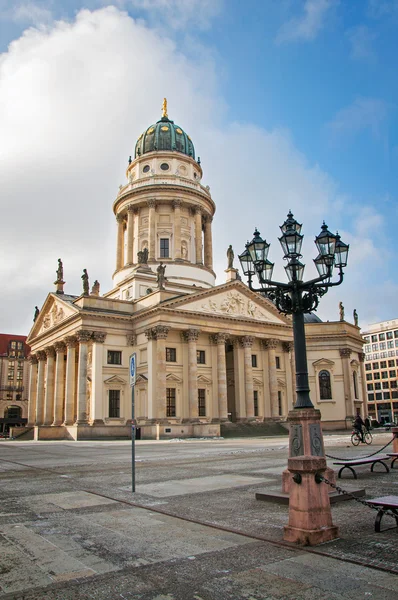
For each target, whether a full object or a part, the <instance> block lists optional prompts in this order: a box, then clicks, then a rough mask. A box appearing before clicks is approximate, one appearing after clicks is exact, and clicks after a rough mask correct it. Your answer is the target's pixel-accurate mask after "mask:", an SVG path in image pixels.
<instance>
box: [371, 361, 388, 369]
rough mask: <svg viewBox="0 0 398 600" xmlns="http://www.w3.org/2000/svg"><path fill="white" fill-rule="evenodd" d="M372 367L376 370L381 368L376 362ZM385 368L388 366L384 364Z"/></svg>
mask: <svg viewBox="0 0 398 600" xmlns="http://www.w3.org/2000/svg"><path fill="white" fill-rule="evenodd" d="M372 366H373V368H374V369H378V368H379V363H378V362H375V363H373V365H372ZM384 366H386V365H385V364H384Z"/></svg>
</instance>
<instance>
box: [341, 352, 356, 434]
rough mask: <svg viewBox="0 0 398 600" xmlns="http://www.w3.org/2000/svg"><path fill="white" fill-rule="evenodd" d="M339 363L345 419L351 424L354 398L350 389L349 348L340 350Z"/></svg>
mask: <svg viewBox="0 0 398 600" xmlns="http://www.w3.org/2000/svg"><path fill="white" fill-rule="evenodd" d="M339 351H340V356H341V362H342V364H343V381H344V399H345V419H346V422H347V423H348V422H349V423H351V421H352V420H353V419H354V417H355V414H354V412H355V411H354V398H353V395H352V389H351V369H350V356H351V349H350V348H340V350H339Z"/></svg>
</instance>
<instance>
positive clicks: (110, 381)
mask: <svg viewBox="0 0 398 600" xmlns="http://www.w3.org/2000/svg"><path fill="white" fill-rule="evenodd" d="M104 383H105V384H106V385H110V384H115V383H116V384H119V385H126V381H125V380H124V379H122V378H121V377H119V375H112V377H109V378H108V379H105V381H104Z"/></svg>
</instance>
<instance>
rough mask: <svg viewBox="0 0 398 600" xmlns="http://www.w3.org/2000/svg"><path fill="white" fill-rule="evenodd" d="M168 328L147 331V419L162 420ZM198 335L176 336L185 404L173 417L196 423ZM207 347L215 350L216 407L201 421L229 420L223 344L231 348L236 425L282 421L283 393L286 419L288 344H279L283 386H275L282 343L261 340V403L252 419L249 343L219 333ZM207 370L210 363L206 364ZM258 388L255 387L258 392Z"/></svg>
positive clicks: (290, 399) (288, 403) (288, 405)
mask: <svg viewBox="0 0 398 600" xmlns="http://www.w3.org/2000/svg"><path fill="white" fill-rule="evenodd" d="M169 329H170V328H169V327H167V326H163V325H158V326H155V327H152V328H150V329H147V330H146V331H145V334H146V336H147V339H148V352H147V356H148V375H149V377H148V390H147V398H148V413H147V416H148V419H150V420H153V419H155V420H157V419H166V388H167V379H166V375H167V364H166V340H167V337H168V333H169ZM199 334H200V331H199V330H198V329H194V328H190V329H187V330H186V331H182V332H181V339H182V341H183V342H185V343H186V344H187V346H188V348H187V352H186V353H184V354H185V360H184V361H183V374H184V375H183V378H184V379H185V382H183V383H182V386H184V387H185V390H186V396H185V401H182V402H181V404H180V406H179V410H180V412H178V414H176V417H178V418H183V419H187V420H189V421H190V422H195V421H196V420H198V418H199V414H198V371H199V370H198V362H197V345H198V339H199ZM209 339H210V342H211V344H212V346H216V350H215V356H214V360H211V364H212V367H211V368H212V390H213V396H215V397H216V402H212V404H211V406H210V405H209V406H208V407H207V409H208V410H207V414H206V417H210V418H212V419H219V420H221V421H226V420H227V419H228V388H227V385H228V384H227V362H226V347H225V344H226V341H227V340H228V341H229V342H230V343H232V344H233V346H234V388H235V408H236V418H237V420H253V419H255V418H257V417H259V418H269V417H279V416H281V412H280V406H279V398H278V390H279V391H281V387H282V388H283V393H282V394H281V398H282V407H281V408H282V415H283V416H287V413H288V411H289V410H290V409H291V408H292V406H293V399H294V394H293V390H294V384H292V383H291V379H292V372H293V370H294V362H293V356H292V354H293V352H292V350H293V343H292V342H284V343H283V344H282V346H281V348H282V350H283V352H284V356H285V357H286V358H285V359H284V371H282V370H281V373H282V372H284V373H285V375H284V376H283V379H284V381H283V384H281V383H280V382H278V377H277V373H278V370H277V365H276V356H275V350H276V348H277V346H278V344H280V343H281V342H279V340H274V339H267V340H264V339H262V340H260V349H261V351H260V355H261V358H260V360H261V364H262V371H263V377H262V380H263V384H262V389H261V398H262V400H261V403H260V405H259V412H258V414H257V415H255V408H254V381H253V373H254V370H253V366H252V352H253V343H254V337H252V336H238V337H234V338H232V339H229V337H228V335H227V334H226V333H223V332H219V333H215V334H211V335H210V336H209ZM207 364H208V366H209V365H210V361H209V362H208V363H207ZM257 387H258V386H257Z"/></svg>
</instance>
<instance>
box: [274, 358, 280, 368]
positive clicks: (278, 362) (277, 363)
mask: <svg viewBox="0 0 398 600" xmlns="http://www.w3.org/2000/svg"><path fill="white" fill-rule="evenodd" d="M275 364H276V368H277V369H280V368H281V359H280V358H279V356H275Z"/></svg>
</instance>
